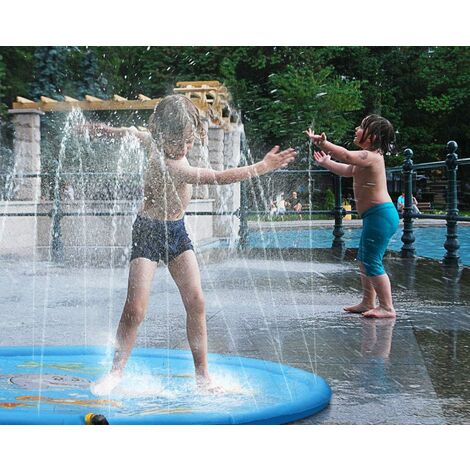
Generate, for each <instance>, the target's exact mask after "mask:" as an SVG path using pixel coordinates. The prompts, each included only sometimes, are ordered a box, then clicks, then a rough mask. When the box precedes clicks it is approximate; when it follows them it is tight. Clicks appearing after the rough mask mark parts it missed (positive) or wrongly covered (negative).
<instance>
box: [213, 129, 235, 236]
mask: <svg viewBox="0 0 470 470" xmlns="http://www.w3.org/2000/svg"><path fill="white" fill-rule="evenodd" d="M242 133H243V126H241V125H236V124H232V125H231V127H230V129H228V130H227V131H226V132H224V133H223V139H222V140H221V141H220V140H217V141H216V142H218V143H219V144H218V146H217V147H216V145H214V150H215V148H217V153H215V151H214V155H213V157H212V158H211V166H212V168H214V169H221V170H222V169H223V170H226V169H228V168H236V167H237V166H238V165H239V163H240V139H241V134H242ZM219 135H220V134H218V135H217V137H218V136H219ZM214 193H215V194H214V199H215V210H216V211H219V212H234V211H236V210H237V209H238V208H239V207H240V183H233V184H228V185H221V186H218V187H215V188H214ZM239 223H240V221H239V219H238V218H237V217H235V216H230V215H221V216H218V217H215V218H214V236H216V237H223V238H230V239H234V238H236V237H237V234H238V230H239Z"/></svg>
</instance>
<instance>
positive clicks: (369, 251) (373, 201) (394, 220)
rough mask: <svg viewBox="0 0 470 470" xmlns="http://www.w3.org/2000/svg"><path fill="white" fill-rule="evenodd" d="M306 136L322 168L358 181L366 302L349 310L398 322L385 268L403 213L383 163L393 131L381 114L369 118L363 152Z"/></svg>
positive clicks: (359, 131)
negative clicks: (315, 148) (390, 190)
mask: <svg viewBox="0 0 470 470" xmlns="http://www.w3.org/2000/svg"><path fill="white" fill-rule="evenodd" d="M306 134H307V135H308V137H309V138H310V140H311V141H312V142H313V143H314V144H316V145H318V146H319V147H320V151H314V158H315V160H316V162H317V164H318V165H320V166H322V167H323V168H326V169H327V170H329V171H331V172H332V173H335V174H336V175H339V176H347V177H348V176H349V177H352V178H353V187H354V197H355V200H356V208H357V211H358V213H359V215H360V216H361V218H362V220H363V230H362V235H361V240H360V242H359V250H358V255H357V259H358V261H359V267H360V270H361V284H362V290H363V293H362V300H361V302H359V303H358V304H357V305H353V306H350V307H345V308H344V310H346V311H347V312H351V313H361V314H362V315H363V316H364V317H369V318H395V317H396V312H395V308H394V307H393V302H392V289H391V285H390V279H389V277H388V275H387V273H386V272H385V269H384V266H383V263H382V259H383V256H384V254H385V250H386V249H387V245H388V243H389V241H390V239H391V238H392V236H393V234H394V233H395V231H396V230H397V228H398V221H399V216H398V212H397V210H396V208H395V205H394V204H393V202H392V199H391V198H390V195H389V194H388V191H387V178H386V174H385V160H384V154H385V153H387V152H389V151H390V150H391V149H392V146H393V143H394V137H395V132H394V130H393V126H392V125H391V124H390V122H389V121H388V120H387V119H385V118H383V117H381V116H378V115H376V114H371V115H369V116H367V117H365V118H364V119H363V120H362V122H361V125H360V126H358V127H356V132H355V138H354V144H355V145H357V146H358V147H359V148H360V149H361V150H358V151H350V150H347V149H345V148H344V147H340V146H339V145H335V144H333V143H331V142H329V141H328V140H327V137H326V135H325V134H324V133H321V134H315V133H314V131H313V130H311V129H308V130H307V131H306ZM331 157H333V158H334V159H335V160H338V161H334V160H332V159H331ZM376 299H378V303H379V305H378V306H376Z"/></svg>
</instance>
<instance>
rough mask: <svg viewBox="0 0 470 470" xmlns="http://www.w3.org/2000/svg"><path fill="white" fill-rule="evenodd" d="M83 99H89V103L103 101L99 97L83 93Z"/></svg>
mask: <svg viewBox="0 0 470 470" xmlns="http://www.w3.org/2000/svg"><path fill="white" fill-rule="evenodd" d="M85 100H86V101H89V102H90V103H98V102H100V101H103V100H102V99H100V98H97V97H96V96H91V95H85Z"/></svg>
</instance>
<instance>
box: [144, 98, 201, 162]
mask: <svg viewBox="0 0 470 470" xmlns="http://www.w3.org/2000/svg"><path fill="white" fill-rule="evenodd" d="M148 129H149V131H150V134H151V135H152V137H153V139H154V140H155V143H156V144H157V146H158V147H159V148H160V149H161V150H162V151H163V152H164V153H165V156H167V157H170V158H175V157H176V156H179V155H182V154H184V148H185V144H187V143H189V142H192V141H194V139H201V140H202V139H204V137H205V130H204V126H203V124H202V120H201V116H200V114H199V110H198V109H197V108H196V106H194V104H193V102H192V101H191V100H190V99H189V98H187V97H186V96H184V95H169V96H166V97H165V98H163V99H162V100H161V101H160V103H158V104H157V106H156V107H155V110H154V111H153V114H152V115H151V116H150V119H149V127H148Z"/></svg>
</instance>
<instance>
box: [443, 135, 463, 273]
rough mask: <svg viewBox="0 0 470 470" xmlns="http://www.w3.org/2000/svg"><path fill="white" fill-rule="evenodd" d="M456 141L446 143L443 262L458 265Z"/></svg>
mask: <svg viewBox="0 0 470 470" xmlns="http://www.w3.org/2000/svg"><path fill="white" fill-rule="evenodd" d="M457 148H458V146H457V143H456V142H454V141H453V140H451V141H450V142H448V143H447V151H448V154H447V158H446V166H447V216H446V223H447V237H446V241H445V243H444V248H445V249H446V254H445V255H444V259H443V262H444V264H446V265H448V266H449V265H458V264H459V263H460V256H459V246H460V244H459V240H458V237H457V221H456V220H455V217H457V216H458V215H459V209H458V207H457V206H458V202H457V167H458V156H457V153H456V152H457Z"/></svg>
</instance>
